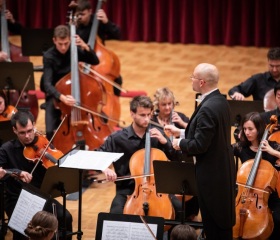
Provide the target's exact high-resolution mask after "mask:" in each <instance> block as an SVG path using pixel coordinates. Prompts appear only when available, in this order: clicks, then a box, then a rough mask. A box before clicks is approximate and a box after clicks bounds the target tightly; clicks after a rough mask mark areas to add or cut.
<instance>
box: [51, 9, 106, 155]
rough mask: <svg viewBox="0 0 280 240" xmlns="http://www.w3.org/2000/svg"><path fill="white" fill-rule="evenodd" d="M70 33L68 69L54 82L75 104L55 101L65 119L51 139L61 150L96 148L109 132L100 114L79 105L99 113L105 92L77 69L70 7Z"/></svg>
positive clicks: (92, 78) (95, 81) (76, 51)
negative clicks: (70, 105) (69, 65)
mask: <svg viewBox="0 0 280 240" xmlns="http://www.w3.org/2000/svg"><path fill="white" fill-rule="evenodd" d="M72 7H73V6H72ZM70 33H71V36H70V37H71V72H70V73H69V74H67V75H66V76H64V77H63V78H62V79H60V80H59V81H58V82H57V83H56V85H55V87H56V89H57V90H58V91H59V92H60V93H61V94H64V95H72V96H73V97H74V98H75V100H76V103H77V106H76V107H75V106H73V107H69V106H67V105H65V104H64V103H62V102H59V103H57V105H58V107H59V108H60V110H61V112H62V116H65V115H67V120H66V121H64V123H63V124H62V126H61V127H60V128H59V130H58V131H57V133H56V136H55V138H54V140H53V143H54V145H55V146H56V147H57V148H58V149H60V150H61V151H62V152H64V153H65V152H67V151H69V149H71V148H72V147H73V146H75V145H80V146H83V147H84V148H86V149H90V150H92V149H95V148H98V147H99V146H100V145H101V144H102V143H103V142H104V138H105V137H106V136H108V135H109V134H110V131H109V129H108V128H106V126H102V124H100V122H99V121H100V119H99V117H96V116H94V115H92V114H90V113H89V112H87V111H84V110H81V109H80V108H79V106H80V105H84V106H86V107H87V108H88V109H89V111H90V112H96V113H100V112H101V108H102V106H103V101H104V98H105V96H106V95H105V94H106V92H105V90H104V87H103V85H102V84H101V83H100V82H99V81H98V80H96V79H95V78H94V77H92V76H89V75H88V74H86V73H84V72H82V71H79V65H78V50H77V46H76V40H75V39H76V38H75V35H76V26H75V17H74V14H73V11H72V14H71V21H70ZM101 126H102V128H101Z"/></svg>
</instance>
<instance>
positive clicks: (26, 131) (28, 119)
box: [0, 111, 72, 240]
mask: <svg viewBox="0 0 280 240" xmlns="http://www.w3.org/2000/svg"><path fill="white" fill-rule="evenodd" d="M11 123H12V127H13V131H14V133H15V134H16V136H17V138H16V139H14V140H11V141H8V142H6V143H4V144H3V145H2V146H1V148H0V167H1V168H3V169H6V170H9V171H11V172H14V173H15V174H16V175H17V176H18V178H19V179H20V180H21V181H19V180H18V178H16V177H14V176H4V180H5V181H6V185H7V188H6V197H5V212H6V214H7V215H8V217H9V218H10V217H11V215H12V213H13V211H14V208H15V205H16V203H17V200H18V198H19V195H20V192H21V189H22V183H21V182H25V183H29V184H31V185H32V186H35V187H37V188H40V186H41V184H42V181H43V178H44V175H45V173H46V168H44V167H43V165H42V163H41V162H40V163H39V164H38V166H37V167H36V168H35V169H34V166H35V165H36V162H33V161H30V160H27V159H26V158H25V156H24V154H23V150H24V148H25V146H26V145H29V144H32V143H33V141H34V139H35V138H36V134H35V126H34V117H33V115H32V114H31V113H30V112H23V111H18V112H16V113H15V114H14V115H13V117H12V119H11ZM33 169H34V172H33V174H32V175H31V174H30V172H31V171H32V170H33ZM52 203H55V205H56V206H57V217H58V221H59V229H61V227H62V226H63V223H64V222H63V217H62V216H63V206H62V205H61V204H60V203H59V202H58V201H56V200H55V199H52V200H51V201H47V204H46V206H45V210H46V211H48V212H52ZM66 230H67V231H69V232H72V216H71V214H70V213H69V212H68V211H66ZM13 239H14V240H21V239H26V238H25V237H24V236H23V235H22V234H20V233H19V232H17V231H13ZM68 239H71V237H69V238H68Z"/></svg>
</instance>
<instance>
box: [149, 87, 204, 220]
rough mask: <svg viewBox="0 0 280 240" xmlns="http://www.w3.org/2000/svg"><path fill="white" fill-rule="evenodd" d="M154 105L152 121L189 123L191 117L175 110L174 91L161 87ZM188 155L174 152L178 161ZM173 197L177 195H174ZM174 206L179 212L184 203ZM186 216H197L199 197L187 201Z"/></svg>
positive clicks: (164, 123) (179, 125)
mask: <svg viewBox="0 0 280 240" xmlns="http://www.w3.org/2000/svg"><path fill="white" fill-rule="evenodd" d="M153 104H154V107H155V108H156V110H155V111H154V113H155V114H153V116H152V119H151V120H152V121H153V122H155V123H159V124H160V125H161V126H162V127H164V126H165V125H169V124H174V125H175V127H177V128H180V129H185V128H186V127H187V125H188V122H189V118H188V117H187V116H186V115H185V114H184V113H181V112H177V111H174V108H175V105H176V100H175V96H174V94H173V92H172V91H171V90H170V89H169V88H166V87H163V88H159V89H157V90H156V92H155V94H154V101H153ZM185 158H186V155H185V154H182V151H175V152H174V159H175V160H176V161H185V160H186V159H185ZM172 197H173V198H174V197H175V196H172ZM173 205H174V207H175V208H176V209H177V211H178V212H179V211H180V210H181V208H182V203H181V202H180V201H178V202H177V201H176V200H175V199H174V201H173ZM185 210H186V213H185V216H188V218H190V219H188V220H193V219H194V218H195V216H197V214H198V211H199V206H198V200H197V197H192V198H191V199H190V200H188V201H187V202H186V206H185Z"/></svg>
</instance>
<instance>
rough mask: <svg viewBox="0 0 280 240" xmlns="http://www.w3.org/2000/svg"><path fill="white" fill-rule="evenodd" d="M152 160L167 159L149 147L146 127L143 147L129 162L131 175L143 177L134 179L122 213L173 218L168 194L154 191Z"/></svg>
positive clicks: (148, 134)
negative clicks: (133, 186)
mask: <svg viewBox="0 0 280 240" xmlns="http://www.w3.org/2000/svg"><path fill="white" fill-rule="evenodd" d="M153 160H162V161H167V160H168V159H167V157H166V155H165V154H164V152H162V151H161V150H159V149H156V148H151V139H150V132H149V127H148V128H147V130H146V140H145V149H140V150H138V151H137V152H135V153H134V154H133V155H132V156H131V158H130V162H129V168H130V173H131V175H143V176H144V177H143V178H137V179H135V190H134V192H133V193H132V195H130V196H128V198H127V201H126V204H125V206H124V211H123V213H124V214H133V215H142V216H158V217H163V218H164V219H174V217H175V213H174V209H173V206H172V203H171V200H170V199H169V196H168V194H157V193H156V186H155V178H154V176H153V173H154V169H153ZM165 230H168V227H165Z"/></svg>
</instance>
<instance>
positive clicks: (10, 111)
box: [0, 105, 17, 121]
mask: <svg viewBox="0 0 280 240" xmlns="http://www.w3.org/2000/svg"><path fill="white" fill-rule="evenodd" d="M15 112H17V109H16V108H15V107H14V106H12V105H8V106H7V108H6V109H5V110H4V112H2V113H1V114H0V121H8V120H11V117H12V116H13V115H14V114H15Z"/></svg>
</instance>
